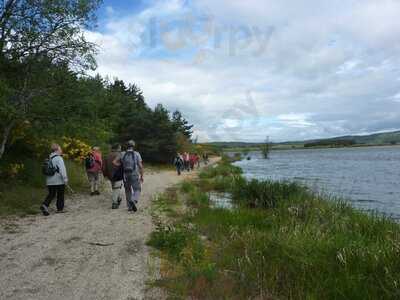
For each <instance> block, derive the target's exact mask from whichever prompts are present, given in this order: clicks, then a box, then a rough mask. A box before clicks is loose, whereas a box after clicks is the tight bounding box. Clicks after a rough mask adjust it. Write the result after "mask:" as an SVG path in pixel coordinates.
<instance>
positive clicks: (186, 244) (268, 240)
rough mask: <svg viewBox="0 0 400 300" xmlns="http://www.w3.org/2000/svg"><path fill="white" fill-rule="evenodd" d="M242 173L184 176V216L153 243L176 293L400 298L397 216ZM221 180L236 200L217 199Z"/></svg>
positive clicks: (166, 283)
mask: <svg viewBox="0 0 400 300" xmlns="http://www.w3.org/2000/svg"><path fill="white" fill-rule="evenodd" d="M239 174H240V172H239V171H238V170H237V169H236V168H232V167H230V166H228V162H225V161H224V162H222V163H221V164H220V165H219V166H218V167H216V168H209V169H208V170H206V171H204V172H203V173H202V176H201V179H199V180H197V181H195V182H185V183H184V184H183V185H182V186H181V189H180V191H181V194H180V195H179V194H178V198H179V199H180V201H185V202H186V205H187V206H188V207H189V209H188V210H187V212H186V214H185V215H183V216H181V217H179V218H176V219H174V222H173V225H170V226H172V227H169V228H167V229H165V228H164V227H159V228H158V230H156V231H155V233H153V236H152V242H151V243H150V244H151V245H153V246H155V247H156V248H158V249H159V250H161V252H162V253H166V257H167V261H168V262H167V263H168V269H169V271H168V272H167V273H165V274H164V275H163V278H162V280H160V281H159V285H160V286H162V287H164V288H166V289H167V291H168V292H169V294H170V296H171V297H175V298H179V299H184V298H187V297H193V298H198V299H252V298H258V299H399V298H400V260H399V257H400V228H399V225H398V224H397V223H394V222H393V221H391V220H388V219H386V218H383V217H382V216H379V215H368V214H365V213H362V212H359V211H357V210H355V209H353V208H351V207H350V206H348V205H347V204H345V203H343V202H340V201H336V200H335V199H327V198H325V197H322V196H319V195H315V194H313V193H311V192H310V191H309V190H307V189H305V188H304V187H302V186H299V185H297V184H294V183H289V182H271V181H246V180H244V179H243V178H242V177H241V176H240V175H239ZM221 178H228V179H226V182H224V184H216V183H215V182H216V181H220V180H221ZM214 186H218V187H219V188H220V190H223V189H225V191H226V192H230V193H231V194H232V196H233V199H234V201H235V202H236V203H237V208H236V209H232V210H228V209H220V208H219V209H216V208H212V207H210V206H209V205H208V196H207V191H209V190H210V189H211V188H212V187H214ZM179 199H178V201H179Z"/></svg>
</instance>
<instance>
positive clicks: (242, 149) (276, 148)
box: [222, 144, 400, 153]
mask: <svg viewBox="0 0 400 300" xmlns="http://www.w3.org/2000/svg"><path fill="white" fill-rule="evenodd" d="M378 147H399V148H400V144H395V145H391V144H375V145H373V144H357V145H351V146H314V147H304V146H303V145H302V146H300V145H299V146H285V145H279V146H272V147H271V151H280V150H314V149H346V148H378ZM222 151H223V152H242V153H243V152H254V151H261V149H260V147H235V148H223V149H222Z"/></svg>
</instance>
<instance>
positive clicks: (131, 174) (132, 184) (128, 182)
mask: <svg viewBox="0 0 400 300" xmlns="http://www.w3.org/2000/svg"><path fill="white" fill-rule="evenodd" d="M134 148H135V142H134V141H132V140H130V141H128V143H127V150H126V152H122V153H121V156H120V157H119V158H116V159H115V160H114V162H113V164H114V165H115V166H117V167H119V166H121V167H122V172H123V181H124V187H125V197H126V204H127V206H128V211H137V204H138V202H139V198H140V194H141V191H142V183H143V182H144V180H143V161H142V157H141V155H140V153H139V152H137V151H135V150H134Z"/></svg>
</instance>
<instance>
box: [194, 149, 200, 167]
mask: <svg viewBox="0 0 400 300" xmlns="http://www.w3.org/2000/svg"><path fill="white" fill-rule="evenodd" d="M195 159H196V164H197V169H200V156H199V154H197V153H196V154H195Z"/></svg>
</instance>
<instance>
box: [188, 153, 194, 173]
mask: <svg viewBox="0 0 400 300" xmlns="http://www.w3.org/2000/svg"><path fill="white" fill-rule="evenodd" d="M195 163H196V156H195V154H190V155H189V165H190V170H192V171H193V169H194V165H195Z"/></svg>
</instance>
